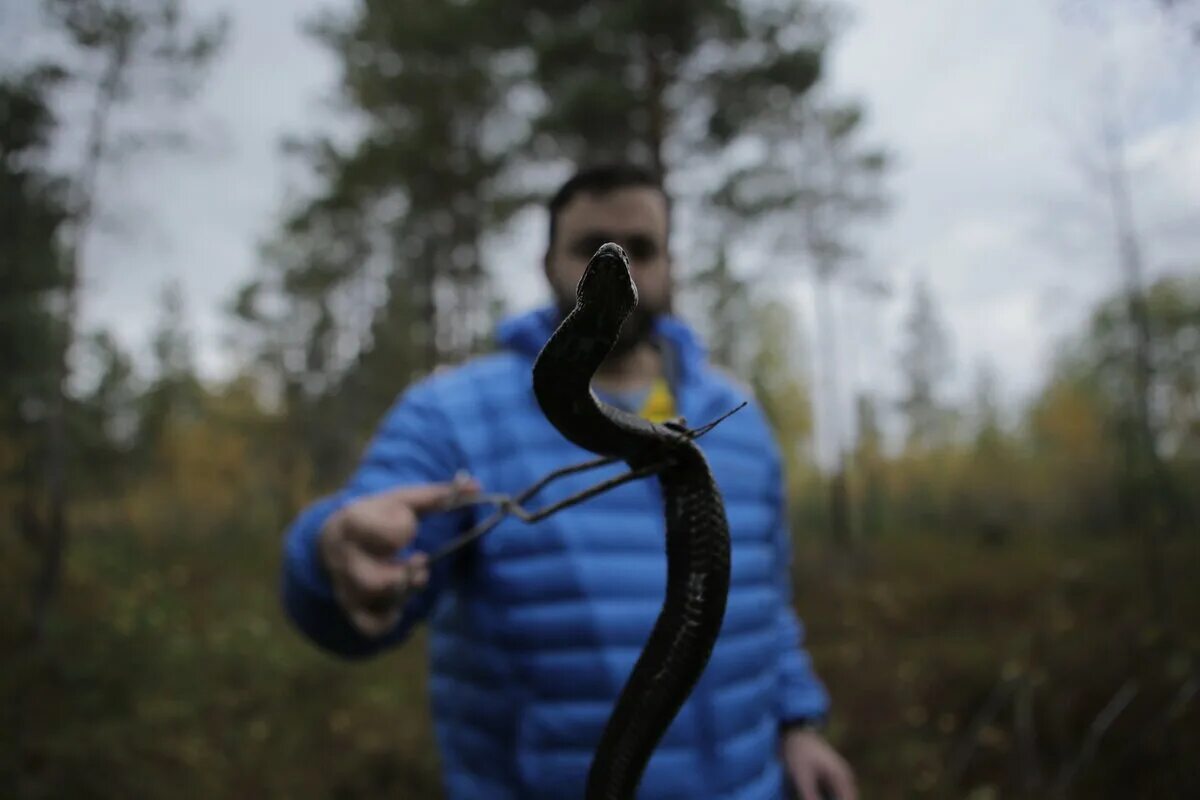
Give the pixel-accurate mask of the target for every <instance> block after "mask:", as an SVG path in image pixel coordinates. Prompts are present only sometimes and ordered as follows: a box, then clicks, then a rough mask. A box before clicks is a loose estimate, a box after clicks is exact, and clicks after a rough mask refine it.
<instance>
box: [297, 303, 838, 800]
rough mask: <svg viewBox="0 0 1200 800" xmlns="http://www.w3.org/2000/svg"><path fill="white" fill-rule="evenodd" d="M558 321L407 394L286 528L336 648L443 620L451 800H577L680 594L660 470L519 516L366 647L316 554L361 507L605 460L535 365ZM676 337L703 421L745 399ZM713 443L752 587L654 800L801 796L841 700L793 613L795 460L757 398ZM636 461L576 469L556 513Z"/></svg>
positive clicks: (300, 589) (728, 618)
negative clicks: (790, 734)
mask: <svg viewBox="0 0 1200 800" xmlns="http://www.w3.org/2000/svg"><path fill="white" fill-rule="evenodd" d="M556 319H557V317H556V315H555V313H554V311H553V310H552V309H549V308H547V309H542V310H539V311H536V312H532V313H529V314H526V315H524V316H520V317H516V318H513V319H510V320H508V321H507V322H505V323H504V324H503V325H501V328H500V330H499V340H500V344H501V345H502V347H503V350H502V351H501V352H499V353H497V354H494V355H489V356H486V357H482V358H478V359H476V360H473V361H471V362H469V363H467V364H465V365H463V366H461V367H459V368H456V369H452V370H446V371H443V372H440V373H437V374H435V375H434V376H432V377H431V378H429V379H427V380H425V381H423V382H421V383H419V384H417V385H415V386H413V387H412V388H410V389H409V390H408V391H407V392H406V393H405V394H404V396H403V397H401V399H400V400H399V402H398V403H397V404H396V406H395V407H394V408H393V409H392V410H391V412H390V413H389V414H388V416H387V418H386V419H385V420H384V423H383V426H382V428H381V429H380V431H379V433H378V434H377V436H376V438H375V439H374V441H373V442H372V444H371V445H370V447H369V449H368V450H367V453H366V456H365V459H364V461H363V463H362V465H361V466H360V468H359V470H358V472H357V473H356V474H355V475H354V476H353V478H352V479H351V480H350V483H349V484H348V485H347V486H346V488H345V489H343V490H342V491H341V492H339V493H338V494H336V495H334V496H332V497H329V498H326V499H324V500H322V501H320V502H317V503H315V504H314V505H312V506H311V507H309V508H308V509H307V510H306V511H305V512H304V513H303V514H302V515H301V516H300V517H299V519H297V520H296V522H295V523H294V524H293V526H292V528H291V530H290V531H289V532H288V536H287V543H286V559H285V570H284V601H285V605H286V607H287V610H288V612H289V614H290V615H291V617H292V618H293V620H295V622H296V624H297V625H298V626H299V627H300V628H301V629H302V630H303V631H304V632H305V633H306V634H307V635H308V636H309V637H311V638H312V639H313V640H314V641H315V642H316V643H317V644H319V645H321V646H322V647H324V648H326V649H328V650H330V651H333V652H335V653H338V654H341V655H344V656H361V655H367V654H369V653H372V652H375V651H378V650H380V649H382V648H385V647H388V646H390V645H395V644H397V643H399V642H401V641H402V640H403V639H404V638H405V637H406V636H407V635H408V633H409V632H410V631H411V630H412V627H413V625H414V624H416V623H417V622H419V621H420V620H422V619H425V618H427V617H428V618H429V620H430V624H431V627H432V637H431V646H430V651H431V653H430V656H431V662H432V664H431V670H432V676H431V687H432V695H433V711H434V718H435V721H436V727H437V738H438V744H439V746H440V749H441V753H442V765H443V769H444V773H445V775H444V777H445V784H446V794H447V797H449V798H452V800H476V799H480V800H505V799H506V798H511V799H512V800H517V799H518V798H519V799H520V800H530V799H536V800H564V799H566V800H570V799H571V798H579V797H582V796H583V786H584V783H585V778H586V775H587V769H588V765H589V763H590V760H591V757H592V753H593V751H594V749H595V746H596V743H597V741H598V740H599V738H600V732H601V730H602V728H603V726H604V723H605V721H606V720H607V717H608V714H609V712H610V710H611V708H612V705H613V701H614V699H615V698H616V696H617V694H618V692H619V691H620V689H621V686H622V685H623V683H624V681H625V678H626V676H627V675H628V674H629V671H630V669H631V667H632V666H633V662H634V660H635V659H636V657H637V655H638V653H639V651H640V649H641V647H642V645H643V643H644V642H645V640H646V637H647V635H648V634H649V632H650V628H651V626H652V625H653V623H654V620H655V618H656V616H657V614H658V610H659V607H660V605H661V603H662V597H663V591H664V587H665V583H666V580H665V576H666V557H665V553H664V531H663V517H662V505H661V496H660V492H659V489H658V485H657V483H656V482H655V481H654V480H652V479H646V480H642V481H638V482H635V483H631V484H627V485H625V486H622V487H620V488H619V489H616V490H614V491H612V492H609V493H607V494H605V495H603V496H601V497H599V498H596V499H593V500H591V501H588V502H586V503H583V504H581V505H578V506H574V507H572V508H570V509H567V510H565V511H563V512H561V513H559V514H557V515H554V516H552V517H550V518H549V519H547V520H544V521H542V522H540V523H538V524H536V525H525V524H522V523H521V522H519V521H515V520H509V521H506V522H504V523H503V524H501V525H500V526H499V527H497V528H496V529H495V530H493V531H492V532H491V533H489V534H488V535H487V536H485V537H484V538H483V539H481V540H480V541H479V542H478V543H477V545H476V546H475V549H474V550H473V551H471V552H468V553H466V554H464V555H461V556H457V557H455V558H453V559H450V560H449V561H450V562H452V563H448V564H446V566H445V567H439V569H437V570H435V573H434V575H433V576H432V577H431V583H430V588H429V589H428V590H427V591H425V592H423V593H421V594H420V595H419V596H416V597H414V598H412V599H411V600H410V601H409V604H408V606H407V607H406V608H405V611H404V615H403V618H402V619H401V621H400V623H399V624H398V626H397V627H396V629H395V630H394V631H392V632H391V633H390V634H389V635H387V636H385V637H383V638H381V639H379V640H368V639H365V638H363V637H362V636H360V635H358V634H357V633H356V632H355V631H354V630H353V629H352V628H351V626H350V625H349V623H348V622H347V620H346V619H345V617H344V616H343V615H342V614H341V613H340V611H339V610H338V607H337V605H336V604H335V602H334V599H333V596H332V594H331V591H330V585H329V581H328V578H327V576H326V575H324V574H323V572H322V570H321V568H320V566H319V564H318V560H317V556H316V548H315V541H316V537H317V533H318V531H319V530H320V529H321V526H322V525H323V524H324V522H325V520H326V519H327V518H328V517H329V515H330V514H331V513H332V512H333V511H334V510H335V509H337V508H339V507H340V506H342V505H343V504H345V503H347V502H348V501H350V500H352V499H354V498H357V497H361V496H363V495H367V494H371V493H373V492H378V491H381V490H384V489H389V488H393V487H396V486H401V485H405V484H413V483H426V482H431V481H446V480H449V479H451V478H452V476H453V475H454V474H455V473H456V472H457V471H458V470H464V469H465V470H468V471H469V472H470V473H471V474H472V475H474V476H475V477H476V478H477V479H478V480H479V482H480V483H481V484H482V486H483V487H484V488H485V490H487V491H493V492H505V493H513V492H516V491H518V490H519V489H521V488H523V487H525V486H527V485H528V484H530V483H532V482H533V481H534V480H536V479H537V478H538V477H540V476H541V475H543V474H545V473H546V472H548V471H550V470H552V469H554V468H556V467H560V466H564V465H566V464H570V463H574V462H577V461H581V460H584V459H587V458H589V457H591V455H590V454H589V453H587V452H585V451H583V450H581V449H579V448H577V447H575V446H574V445H572V444H569V443H568V442H567V441H565V440H564V439H563V438H562V437H561V436H560V435H559V434H558V433H557V432H556V431H555V430H554V429H553V428H552V427H551V426H550V424H549V423H548V422H547V421H546V420H545V418H544V417H543V416H542V414H541V412H540V410H539V409H538V406H537V403H536V401H535V399H534V397H533V390H532V385H531V369H532V364H533V359H534V358H535V357H536V355H537V353H538V351H539V350H540V348H541V346H542V345H543V344H544V343H545V341H546V340H547V339H548V338H549V336H550V334H551V332H552V331H553V329H554V325H555V322H556ZM658 333H659V334H660V336H661V337H662V340H664V341H665V342H666V343H668V344H669V345H670V347H669V348H667V350H668V351H672V352H673V356H674V358H673V359H672V362H671V366H673V369H672V370H671V372H672V373H673V375H674V381H673V382H674V384H675V394H676V402H677V405H678V408H679V411H680V413H681V414H682V415H683V416H684V417H685V418H686V419H687V420H688V421H689V422H690V423H691V424H692V425H698V424H701V423H703V422H706V421H708V420H711V419H713V418H714V417H716V416H718V415H720V414H721V413H723V412H725V411H728V410H729V409H731V408H732V407H733V406H735V405H736V404H738V403H739V402H741V401H742V400H743V399H745V397H744V392H742V391H741V390H739V389H738V388H737V387H736V386H735V385H734V383H733V382H731V381H730V380H728V379H726V378H724V377H723V376H721V375H720V374H719V373H717V372H715V371H714V370H713V369H711V368H710V367H709V366H707V364H706V362H705V356H704V352H703V350H702V348H701V347H700V345H699V343H698V342H697V340H696V338H695V337H694V335H693V334H692V333H691V332H690V331H689V329H688V328H686V327H685V326H684V325H683V324H682V323H681V322H679V321H678V320H676V319H674V318H665V319H662V320H660V321H659V324H658ZM702 446H703V448H704V451H705V453H706V455H707V456H708V459H709V462H710V464H711V466H712V469H713V473H714V475H715V476H716V478H717V483H718V484H719V485H720V487H721V490H722V492H723V494H724V497H725V507H726V510H727V512H728V515H729V522H730V529H731V532H732V536H733V556H732V559H733V567H732V570H733V575H732V588H731V590H730V595H729V603H728V607H727V612H726V615H725V623H724V626H723V627H722V630H721V636H720V639H719V640H718V642H717V645H716V648H715V650H714V652H713V656H712V660H711V662H710V663H709V666H708V669H707V670H706V671H705V673H704V676H703V677H702V679H701V680H700V682H699V684H698V685H697V686H696V689H695V691H694V692H693V693H692V695H691V697H690V698H689V700H688V702H687V704H686V705H685V706H684V707H683V710H682V711H681V712H680V714H679V716H678V717H677V718H676V720H675V722H674V724H673V725H672V726H671V728H670V730H669V731H668V732H667V734H666V736H665V737H664V738H663V741H662V742H661V744H660V745H659V747H658V750H657V751H656V752H655V754H654V757H653V759H652V760H651V762H650V765H649V767H648V769H647V770H646V774H645V776H644V778H643V780H642V784H641V789H640V792H639V795H638V796H639V797H640V798H643V799H644V800H650V799H651V798H654V799H655V800H667V798H688V799H689V800H695V799H696V798H726V799H728V800H733V799H734V798H737V800H768V799H773V798H778V797H780V796H782V793H783V789H782V786H783V783H782V781H783V778H782V770H781V768H780V765H779V762H778V756H777V744H778V728H779V725H780V723H781V722H784V721H788V720H794V719H801V718H814V717H820V716H823V715H825V713H826V710H827V705H828V698H827V696H826V693H825V690H824V689H823V688H822V686H821V684H820V682H819V681H818V680H817V678H816V676H815V675H814V674H813V671H812V669H811V666H810V663H809V658H808V655H807V654H806V653H805V651H804V650H803V648H802V646H801V637H802V628H801V626H800V623H799V621H798V620H797V619H796V616H795V615H794V613H793V612H792V609H791V606H790V602H789V599H790V591H789V583H788V571H787V565H788V560H789V544H788V537H787V533H786V526H785V520H784V510H783V508H784V506H783V498H782V493H781V486H782V481H781V475H780V462H779V457H778V453H777V451H776V448H775V446H774V444H773V440H772V437H771V434H770V431H769V430H768V427H767V425H766V423H765V420H764V418H763V416H762V414H761V412H760V411H759V410H758V408H757V407H755V406H753V405H751V406H750V407H749V408H747V409H745V410H743V411H742V412H740V413H738V414H735V415H734V416H733V417H731V418H730V419H729V420H727V421H726V422H724V423H723V424H721V425H720V426H718V427H717V428H716V429H715V430H714V431H713V432H712V433H710V434H708V435H707V436H706V437H705V438H704V439H703V440H702ZM618 471H620V468H618V467H616V466H614V467H612V468H609V469H604V470H598V471H595V472H591V473H585V474H582V475H577V476H573V477H570V478H565V479H563V480H562V481H560V482H557V483H554V484H552V485H551V486H550V487H549V488H548V489H547V490H546V491H545V492H544V493H543V495H542V496H539V498H538V501H537V505H541V504H542V503H548V502H552V501H554V500H557V499H560V498H562V497H565V496H566V495H568V494H570V493H573V492H576V491H578V490H579V489H581V488H583V487H584V486H586V485H589V484H591V483H592V482H594V481H597V480H599V479H601V478H602V477H606V476H609V475H614V474H616V473H617V472H618ZM477 513H485V511H479V510H471V511H460V512H455V513H451V514H441V515H435V516H431V517H428V518H426V519H425V520H424V521H423V522H422V523H421V527H420V530H419V533H418V538H417V543H416V547H417V548H418V549H421V550H425V551H428V550H432V549H434V548H436V547H437V545H438V543H439V542H441V541H444V540H445V539H446V538H447V537H449V536H451V535H453V534H454V532H455V531H458V530H461V529H462V527H463V526H465V525H469V524H471V522H472V521H473V519H474V515H475V514H477Z"/></svg>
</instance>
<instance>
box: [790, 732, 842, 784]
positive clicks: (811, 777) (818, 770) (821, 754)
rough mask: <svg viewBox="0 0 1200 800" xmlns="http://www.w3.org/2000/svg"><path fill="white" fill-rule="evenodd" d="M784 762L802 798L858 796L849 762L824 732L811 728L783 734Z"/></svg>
mask: <svg viewBox="0 0 1200 800" xmlns="http://www.w3.org/2000/svg"><path fill="white" fill-rule="evenodd" d="M782 746H783V762H784V765H785V767H786V769H787V772H788V777H789V778H791V781H792V786H794V787H795V789H796V796H797V797H798V798H800V800H826V798H837V800H858V787H857V786H855V783H854V772H853V771H852V770H851V769H850V765H849V764H847V763H846V761H845V760H844V759H843V758H842V757H841V756H839V755H838V754H837V751H836V750H834V749H833V747H831V746H830V745H829V743H828V742H826V741H825V739H824V737H822V736H821V734H819V733H817V732H816V731H814V730H811V729H798V730H793V731H788V732H787V733H785V734H784V736H783V742H782Z"/></svg>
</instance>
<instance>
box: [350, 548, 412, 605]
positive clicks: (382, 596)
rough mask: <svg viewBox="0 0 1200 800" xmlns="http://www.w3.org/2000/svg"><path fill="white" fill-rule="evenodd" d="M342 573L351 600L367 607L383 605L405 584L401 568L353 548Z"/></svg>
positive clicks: (404, 569)
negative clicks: (352, 598) (348, 586)
mask: <svg viewBox="0 0 1200 800" xmlns="http://www.w3.org/2000/svg"><path fill="white" fill-rule="evenodd" d="M346 573H347V578H349V584H350V592H351V594H352V595H354V599H355V600H357V601H359V602H360V603H361V604H362V605H364V606H369V607H379V606H381V605H383V604H385V603H386V602H387V601H388V600H389V599H390V598H394V597H395V596H396V594H397V593H398V592H399V591H400V590H401V589H403V588H404V587H406V586H407V585H408V583H409V570H408V568H407V567H406V566H405V565H404V564H402V563H397V562H395V561H392V560H391V559H388V558H380V557H378V556H375V555H372V554H371V553H369V552H367V551H364V550H362V549H360V548H357V547H352V548H351V549H350V552H349V553H348V554H347V559H346Z"/></svg>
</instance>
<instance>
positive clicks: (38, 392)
mask: <svg viewBox="0 0 1200 800" xmlns="http://www.w3.org/2000/svg"><path fill="white" fill-rule="evenodd" d="M1198 76H1200V3H1196V2H1189V1H1188V0H1174V1H1173V2H1172V1H1171V0H1119V1H1118V0H1091V2H1083V1H1079V2H1071V1H1070V0H979V2H973V3H962V2H958V0H911V1H910V2H907V3H897V2H890V1H889V0H843V1H842V2H839V3H834V2H824V0H821V1H818V0H804V1H803V2H800V0H793V1H792V2H788V1H787V0H775V1H772V0H670V2H655V3H642V2H633V1H632V0H603V1H598V2H593V3H579V4H570V3H567V4H564V3H557V2H539V1H538V0H527V1H526V2H519V3H513V2H500V0H459V2H454V3H436V2H434V3H430V2H415V1H414V0H389V1H388V2H382V1H380V0H362V1H360V2H355V1H354V0H305V1H304V2H296V1H293V2H284V0H258V1H257V2H254V3H235V2H233V0H227V1H225V2H220V1H219V0H192V2H183V1H182V0H43V1H42V2H38V1H37V0H6V2H5V3H4V4H3V5H2V6H0V281H2V282H3V283H2V288H0V359H2V363H3V382H2V384H0V386H2V389H0V498H2V502H0V508H2V509H3V514H2V516H0V603H3V607H4V608H5V609H6V613H4V614H3V615H2V619H0V667H2V668H0V714H2V715H3V718H2V722H3V724H2V725H0V731H3V734H2V735H3V739H4V743H3V745H2V746H0V795H2V796H4V797H15V798H21V799H22V800H24V799H26V798H87V797H98V798H100V797H103V798H107V797H114V798H116V797H120V798H128V797H138V798H157V797H181V796H183V797H186V796H194V797H288V798H294V797H295V798H298V797H313V798H353V797H366V796H372V797H384V796H390V797H436V796H438V794H439V789H438V777H437V755H436V750H435V748H434V745H433V742H432V733H431V728H430V722H429V717H428V711H427V709H426V705H425V687H424V682H425V652H424V643H423V641H422V640H421V639H420V638H419V637H418V639H417V640H416V641H414V642H413V643H412V644H411V645H410V646H407V647H405V648H404V649H403V650H401V651H397V652H393V653H390V654H388V655H385V656H382V657H380V658H378V659H375V660H373V661H371V662H369V663H366V664H354V665H347V664H343V663H339V662H335V661H334V660H332V659H330V658H328V657H326V656H323V655H322V654H320V653H318V652H316V651H315V650H314V649H313V648H311V647H310V646H308V645H307V644H305V643H304V642H302V641H301V640H300V638H299V636H298V635H296V634H295V633H294V632H293V631H292V630H291V629H290V628H289V626H288V624H287V623H286V621H285V620H284V618H283V616H282V613H281V611H280V607H279V601H278V598H277V584H278V573H279V549H280V542H281V532H282V530H283V528H284V527H285V526H286V524H287V523H288V522H289V521H290V519H291V518H292V517H293V516H294V514H295V513H296V512H297V511H298V510H299V509H300V508H301V507H302V506H303V504H305V503H306V502H308V501H310V500H311V499H314V498H315V497H317V496H319V495H320V494H321V493H323V492H326V491H329V490H330V489H332V488H334V487H336V486H337V485H338V484H339V482H340V481H342V480H343V479H344V478H345V477H346V476H347V474H348V471H349V470H350V469H351V468H352V466H353V464H354V462H355V460H356V458H357V456H358V455H359V453H360V452H361V448H362V447H363V445H364V443H365V441H366V439H367V437H368V436H369V435H370V433H371V431H372V429H373V428H374V426H375V424H376V423H377V422H378V420H379V418H380V416H381V415H382V413H383V412H384V410H385V409H386V408H387V406H388V405H389V404H390V403H391V402H392V400H393V399H394V398H395V396H396V395H397V393H398V392H400V391H401V390H402V389H403V388H404V387H405V386H406V385H407V384H408V383H410V382H411V381H413V380H416V379H418V378H420V377H421V376H422V375H424V374H426V373H428V372H429V371H430V370H431V369H432V368H434V367H435V366H436V365H439V364H449V363H455V362H458V361H461V360H463V359H465V358H468V357H470V356H471V355H473V354H475V353H479V352H483V351H486V350H487V349H488V348H489V346H490V343H489V336H490V331H491V328H492V326H493V324H494V323H495V321H496V320H497V319H498V318H499V317H501V316H502V315H504V314H507V313H511V312H516V311H522V310H525V309H528V308H531V307H533V306H535V305H537V304H540V303H542V302H545V301H546V300H547V299H548V298H549V295H548V292H547V291H546V289H545V287H544V286H543V284H542V280H543V279H542V276H541V270H540V264H539V259H540V256H541V252H542V249H543V248H544V247H545V230H544V226H545V217H544V212H543V211H542V210H541V208H540V206H539V203H540V202H542V201H543V200H544V199H545V197H546V195H547V193H548V192H550V191H552V190H553V189H554V188H555V186H556V185H557V183H558V182H559V181H561V180H562V179H564V178H565V177H566V176H567V175H568V174H569V172H570V170H571V164H572V163H574V162H575V161H578V160H588V161H597V160H603V159H611V158H619V157H628V158H633V159H636V160H638V161H641V162H643V163H646V164H650V165H652V166H655V167H658V168H660V169H661V170H662V171H663V172H664V174H665V175H666V176H667V185H668V188H669V190H670V191H671V192H672V194H673V195H674V198H675V208H674V211H675V228H674V229H673V234H672V235H673V237H674V238H673V246H674V250H675V252H676V258H677V262H678V270H679V273H678V275H679V295H678V297H677V307H678V311H679V313H680V314H681V315H682V316H684V317H685V318H686V319H687V320H688V321H689V322H691V323H692V324H694V325H696V326H697V327H698V328H699V329H700V330H701V331H702V332H703V333H704V334H705V335H706V337H707V340H708V343H709V345H710V347H711V349H712V353H713V356H714V359H715V360H716V361H718V362H720V363H722V364H724V365H725V366H727V367H728V368H730V369H732V370H733V371H735V372H736V373H737V374H738V375H740V376H741V377H742V378H743V379H744V380H746V381H747V382H748V383H750V384H752V385H753V386H754V387H755V389H756V391H757V393H758V396H759V398H760V400H761V402H762V403H763V405H764V406H765V407H766V409H767V410H768V413H769V416H770V418H771V420H772V422H773V424H774V426H775V428H776V431H777V434H778V436H779V439H780V442H781V443H782V446H783V448H784V452H785V454H786V458H787V465H788V475H789V481H790V497H791V513H792V530H793V535H794V537H795V543H796V556H797V557H796V563H795V579H796V580H795V583H796V602H797V605H798V608H799V611H800V614H801V616H802V617H803V619H804V620H805V621H806V623H807V626H808V635H809V642H810V647H811V651H812V653H813V656H814V658H815V660H816V665H817V669H818V672H819V673H820V674H821V675H822V676H823V678H824V679H825V681H826V682H827V683H828V684H829V686H830V689H831V692H832V694H833V697H834V715H833V718H832V723H831V727H830V731H829V734H830V737H831V738H832V739H833V740H834V742H835V743H836V744H837V745H838V746H839V747H840V748H841V749H842V751H843V752H844V753H845V755H846V756H847V757H848V758H849V760H850V761H851V762H852V763H853V764H854V765H855V766H856V768H857V770H858V773H859V780H860V784H861V785H862V787H863V790H864V795H865V796H866V797H868V798H876V797H884V798H892V797H948V798H949V797H953V798H973V799H974V800H984V799H985V798H1000V797H1030V798H1035V797H1036V798H1041V797H1046V798H1050V797H1088V798H1100V797H1104V798H1107V797H1113V798H1116V797H1120V798H1134V797H1138V798H1142V797H1145V798H1159V797H1162V798H1183V797H1189V796H1195V794H1194V793H1196V792H1200V767H1198V766H1197V759H1196V753H1197V752H1200V698H1198V697H1197V694H1198V693H1200V581H1198V580H1197V575H1198V574H1200V573H1198V572H1197V570H1200V80H1198Z"/></svg>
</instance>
